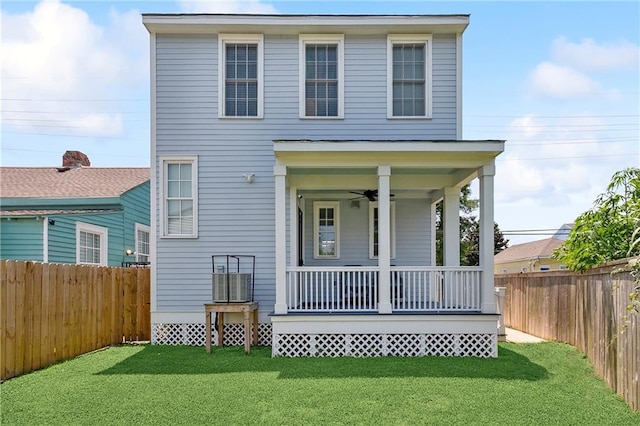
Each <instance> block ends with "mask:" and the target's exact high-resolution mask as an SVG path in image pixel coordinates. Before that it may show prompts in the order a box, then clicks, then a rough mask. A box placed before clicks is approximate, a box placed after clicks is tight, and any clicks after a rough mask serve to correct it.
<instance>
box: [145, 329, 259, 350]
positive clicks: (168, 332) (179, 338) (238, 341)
mask: <svg viewBox="0 0 640 426" xmlns="http://www.w3.org/2000/svg"><path fill="white" fill-rule="evenodd" d="M252 329H253V327H252ZM252 331H253V330H252ZM258 333H259V334H258V345H260V346H270V345H271V324H270V323H263V324H258ZM211 341H212V342H211V343H212V344H214V345H216V344H217V342H218V332H217V331H216V329H215V327H214V329H213V330H212V338H211ZM151 343H153V344H155V345H188V346H204V345H205V326H204V324H176V323H159V324H152V326H151ZM222 344H223V345H225V346H244V327H243V325H242V324H240V323H234V324H225V326H224V341H223V342H222Z"/></svg>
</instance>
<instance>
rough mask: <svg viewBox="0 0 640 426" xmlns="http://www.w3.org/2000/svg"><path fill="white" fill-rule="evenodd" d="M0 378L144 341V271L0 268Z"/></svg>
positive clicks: (13, 264) (18, 264)
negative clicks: (125, 343)
mask: <svg viewBox="0 0 640 426" xmlns="http://www.w3.org/2000/svg"><path fill="white" fill-rule="evenodd" d="M0 280H1V281H0V287H1V292H0V343H1V344H2V346H1V347H0V359H1V362H0V368H1V371H0V373H1V379H2V380H5V379H8V378H11V377H15V376H17V375H20V374H23V373H28V372H30V371H34V370H37V369H39V368H43V367H46V366H47V365H50V364H53V363H54V362H56V361H61V360H65V359H69V358H73V357H74V356H77V355H81V354H84V353H87V352H91V351H93V350H96V349H100V348H103V347H106V346H109V345H114V344H120V343H122V342H123V341H136V340H149V338H150V334H151V318H150V305H149V301H150V271H149V269H147V268H110V267H93V266H86V265H59V264H46V263H45V264H42V263H36V262H22V261H11V260H2V261H0Z"/></svg>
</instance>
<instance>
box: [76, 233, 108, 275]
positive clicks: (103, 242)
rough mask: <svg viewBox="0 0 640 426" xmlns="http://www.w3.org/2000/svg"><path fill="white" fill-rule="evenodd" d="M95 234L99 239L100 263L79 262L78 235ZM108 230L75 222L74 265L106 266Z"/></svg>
mask: <svg viewBox="0 0 640 426" xmlns="http://www.w3.org/2000/svg"><path fill="white" fill-rule="evenodd" d="M81 232H86V233H89V234H97V235H98V236H99V237H100V262H99V263H94V262H81V261H80V233H81ZM108 251H109V229H108V228H105V227H102V226H97V225H91V224H89V223H84V222H76V263H77V264H79V265H101V266H106V265H107V263H108V259H109V253H108Z"/></svg>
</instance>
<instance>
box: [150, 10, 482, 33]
mask: <svg viewBox="0 0 640 426" xmlns="http://www.w3.org/2000/svg"><path fill="white" fill-rule="evenodd" d="M142 23H143V25H144V26H145V27H146V28H147V30H148V31H149V32H150V33H155V32H158V33H179V34H190V33H191V34H192V33H197V34H203V33H209V34H211V33H214V32H223V31H230V30H232V29H233V28H237V27H238V26H242V25H248V26H252V27H254V28H255V27H256V26H261V27H263V29H264V31H263V32H265V33H275V32H277V33H278V34H297V33H299V32H300V31H305V30H306V31H319V32H325V30H332V31H334V30H335V29H336V28H343V29H344V30H349V31H350V32H354V33H355V32H356V31H359V32H362V33H365V34H380V33H381V32H386V30H388V31H389V32H391V31H393V30H395V29H398V30H401V29H404V28H412V27H413V28H416V31H418V30H422V31H424V28H425V27H428V28H429V32H435V31H437V32H442V33H455V32H462V31H464V29H465V28H466V27H467V25H468V24H469V15H464V14H456V15H358V16H352V15H351V16H350V15H333V16H330V15H229V14H225V15H206V14H200V15H198V14H187V15H185V14H151V13H145V14H143V15H142ZM309 28H312V30H310V29H309ZM327 32H328V31H327ZM340 32H343V31H340Z"/></svg>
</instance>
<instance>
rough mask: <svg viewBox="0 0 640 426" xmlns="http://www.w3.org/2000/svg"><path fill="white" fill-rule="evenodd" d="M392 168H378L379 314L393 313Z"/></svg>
mask: <svg viewBox="0 0 640 426" xmlns="http://www.w3.org/2000/svg"><path fill="white" fill-rule="evenodd" d="M390 176H391V166H378V267H379V268H380V274H379V282H378V296H379V306H378V313H381V314H390V313H391V182H390V181H391V180H390Z"/></svg>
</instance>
